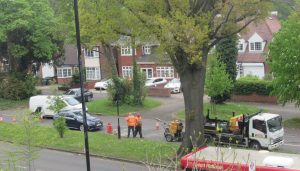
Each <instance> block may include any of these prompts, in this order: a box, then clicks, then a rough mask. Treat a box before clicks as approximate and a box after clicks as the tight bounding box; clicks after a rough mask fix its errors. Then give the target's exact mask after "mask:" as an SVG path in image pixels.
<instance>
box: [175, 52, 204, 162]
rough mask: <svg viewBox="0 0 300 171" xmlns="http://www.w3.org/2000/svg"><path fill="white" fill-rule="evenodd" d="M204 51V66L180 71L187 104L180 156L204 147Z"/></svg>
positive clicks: (178, 152) (178, 153)
mask: <svg viewBox="0 0 300 171" xmlns="http://www.w3.org/2000/svg"><path fill="white" fill-rule="evenodd" d="M205 52H206V51H204V52H203V57H202V64H200V65H202V66H197V67H195V66H191V65H189V67H187V68H185V69H184V71H183V72H179V74H180V81H181V88H182V92H183V96H184V104H185V134H184V138H183V142H182V144H181V146H180V148H179V149H178V151H177V155H178V157H181V156H182V155H184V154H186V153H188V152H191V151H192V150H193V149H194V148H199V147H203V146H204V145H205V139H204V123H205V117H204V115H203V96H204V83H205V73H206V60H207V53H205Z"/></svg>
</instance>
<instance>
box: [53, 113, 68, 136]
mask: <svg viewBox="0 0 300 171" xmlns="http://www.w3.org/2000/svg"><path fill="white" fill-rule="evenodd" d="M53 126H54V128H55V129H56V131H57V132H58V134H59V137H60V138H63V137H64V134H65V132H66V130H67V128H66V119H65V118H64V117H59V118H57V119H55V120H54V121H53Z"/></svg>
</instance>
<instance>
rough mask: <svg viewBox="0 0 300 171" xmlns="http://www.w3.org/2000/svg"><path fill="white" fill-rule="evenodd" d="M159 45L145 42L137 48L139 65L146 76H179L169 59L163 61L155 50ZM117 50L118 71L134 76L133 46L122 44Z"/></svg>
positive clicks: (122, 74)
mask: <svg viewBox="0 0 300 171" xmlns="http://www.w3.org/2000/svg"><path fill="white" fill-rule="evenodd" d="M157 46H158V45H155V44H144V45H143V46H139V47H138V48H136V49H135V57H136V61H137V65H138V66H139V68H140V69H141V71H142V72H144V73H145V75H146V78H152V77H163V78H166V79H168V80H170V79H172V78H178V74H177V73H176V72H175V70H174V67H173V66H172V64H171V63H170V62H168V61H165V62H162V61H161V60H160V57H159V54H158V53H156V52H155V48H156V47H157ZM118 49H119V50H118V52H117V61H118V62H117V63H118V72H119V75H120V76H122V77H132V69H133V66H132V62H133V60H132V59H133V55H132V48H131V46H121V47H119V48H118Z"/></svg>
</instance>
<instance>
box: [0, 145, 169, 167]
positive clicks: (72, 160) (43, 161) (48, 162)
mask: <svg viewBox="0 0 300 171" xmlns="http://www.w3.org/2000/svg"><path fill="white" fill-rule="evenodd" d="M14 150H16V147H15V146H13V145H12V144H9V143H3V142H0V168H3V169H4V168H7V162H6V160H7V159H10V158H9V157H8V156H7V152H8V151H14ZM38 156H39V157H38V159H37V160H35V161H34V163H33V168H34V169H32V170H35V171H68V170H70V171H83V170H86V158H85V155H80V154H73V153H67V152H60V151H54V150H47V149H41V150H40V151H38ZM22 163H23V164H22ZM90 164H91V165H90V166H91V170H93V171H121V170H122V171H150V170H152V171H154V170H164V169H161V168H153V167H150V166H146V165H143V164H134V163H128V162H121V161H116V160H108V159H103V158H98V157H91V158H90ZM16 166H17V168H19V169H21V170H28V165H26V164H24V162H18V164H17V165H16Z"/></svg>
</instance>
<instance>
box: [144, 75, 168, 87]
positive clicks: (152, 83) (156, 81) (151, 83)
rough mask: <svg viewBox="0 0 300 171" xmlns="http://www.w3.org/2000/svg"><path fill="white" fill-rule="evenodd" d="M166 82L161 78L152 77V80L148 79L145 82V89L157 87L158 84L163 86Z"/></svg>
mask: <svg viewBox="0 0 300 171" xmlns="http://www.w3.org/2000/svg"><path fill="white" fill-rule="evenodd" d="M166 82H167V80H166V79H165V78H162V77H153V78H148V79H147V80H146V82H145V86H146V87H152V86H157V85H159V84H164V83H166Z"/></svg>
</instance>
